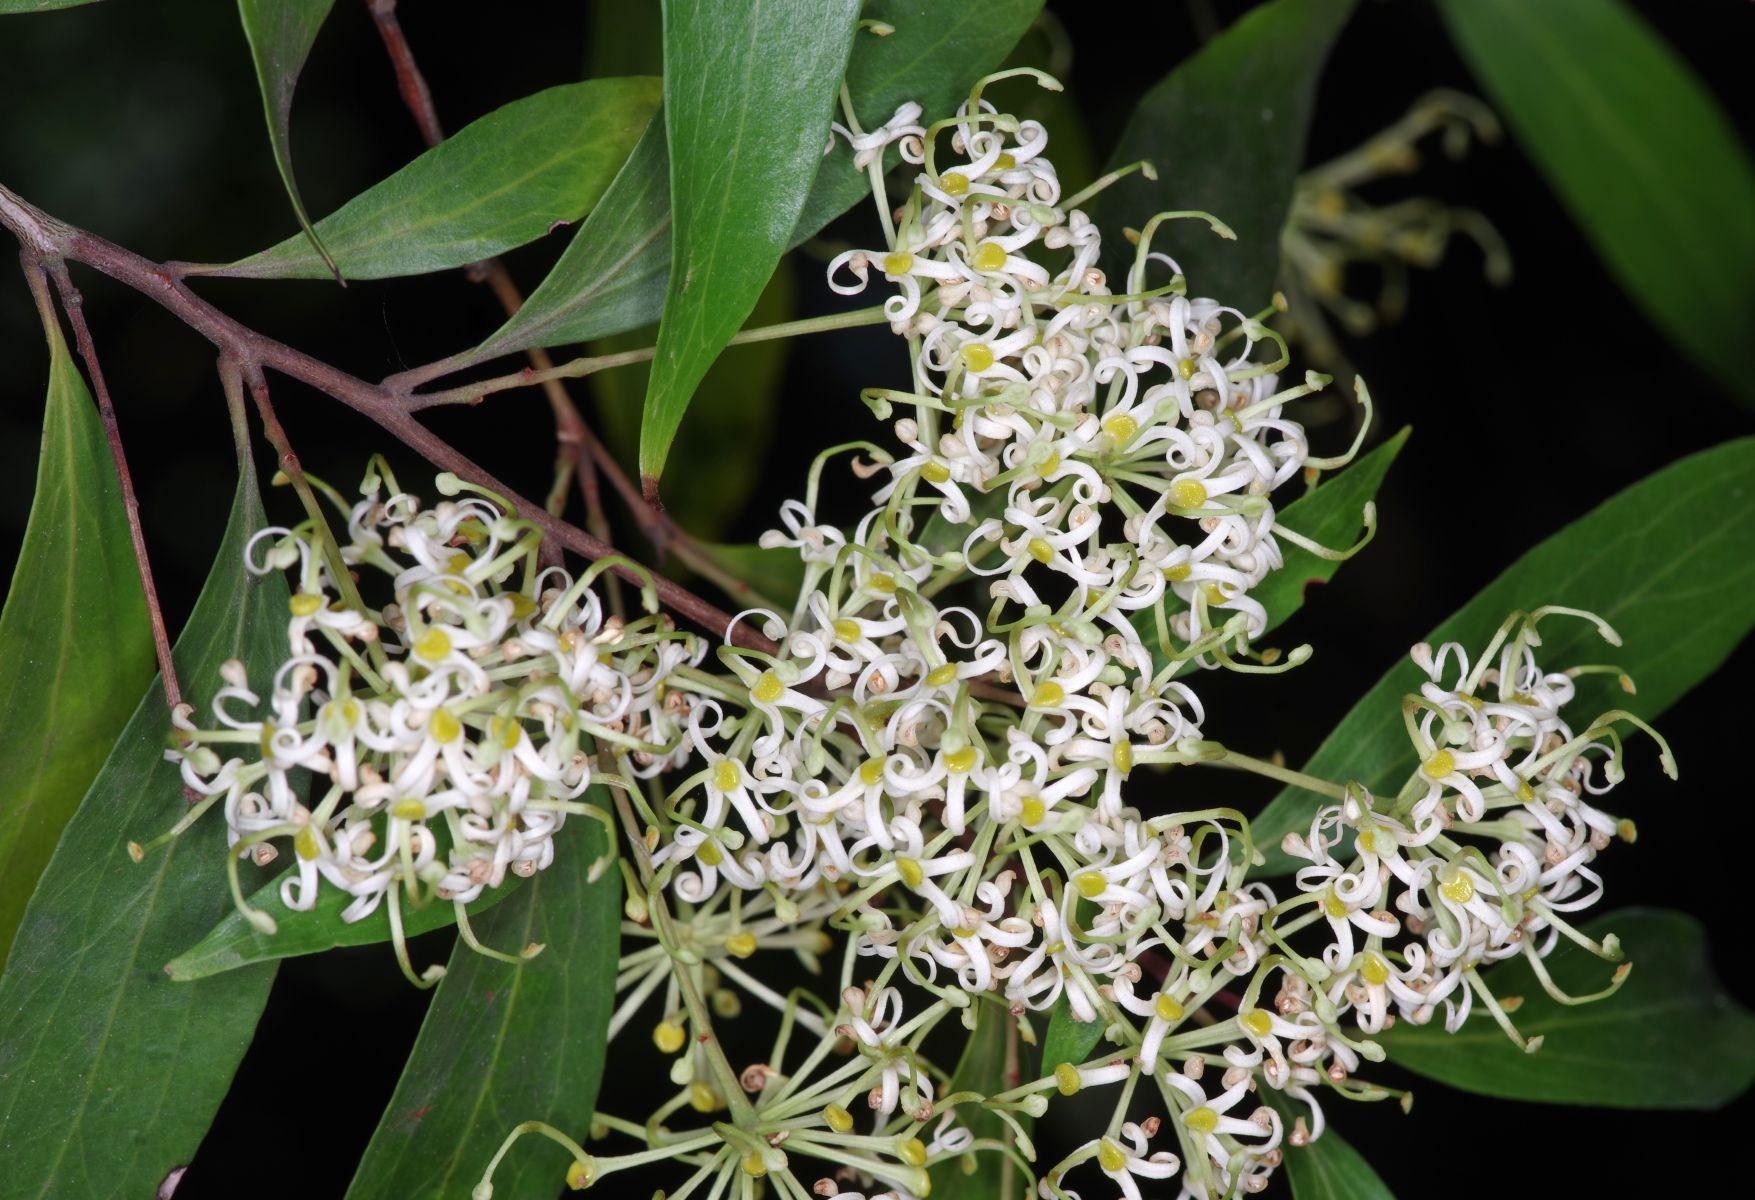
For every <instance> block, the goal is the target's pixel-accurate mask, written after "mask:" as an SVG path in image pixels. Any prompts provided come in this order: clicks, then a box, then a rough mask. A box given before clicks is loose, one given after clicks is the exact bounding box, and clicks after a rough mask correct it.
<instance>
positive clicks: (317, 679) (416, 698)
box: [167, 464, 703, 982]
mask: <svg viewBox="0 0 1755 1200" xmlns="http://www.w3.org/2000/svg"><path fill="white" fill-rule="evenodd" d="M439 489H440V491H441V492H443V493H445V494H446V495H447V496H449V497H453V498H447V499H442V500H441V501H440V502H439V503H438V504H437V505H435V506H434V507H432V508H423V507H422V506H421V504H420V501H419V500H418V499H417V498H416V497H415V496H413V495H411V494H409V493H407V492H404V491H402V490H401V489H399V488H398V487H397V486H396V483H395V479H394V477H393V476H392V475H391V474H390V472H389V470H388V468H387V467H385V466H383V465H382V464H374V466H373V468H372V470H371V471H370V472H369V473H368V475H367V477H366V481H365V484H364V486H363V487H362V489H361V491H362V497H361V498H360V499H359V500H358V501H357V502H355V503H353V504H351V505H348V504H345V503H343V502H341V499H340V497H338V496H336V497H333V498H334V499H335V500H336V501H337V506H338V508H340V509H341V511H342V513H343V515H344V516H345V518H346V528H347V535H348V536H347V540H346V541H345V542H343V543H339V544H337V543H335V542H333V541H329V538H328V532H327V529H326V528H323V529H321V530H319V529H318V528H317V520H318V518H313V519H312V521H311V522H308V523H307V525H305V526H302V527H301V528H300V530H297V531H295V530H292V529H285V528H268V529H264V530H262V531H261V532H259V533H258V534H256V535H255V537H253V538H252V539H251V541H250V543H249V547H248V549H247V550H246V555H245V557H246V565H247V566H248V568H249V569H250V570H251V571H252V572H254V573H256V574H266V573H268V572H271V571H282V570H284V571H288V572H290V574H291V575H292V577H293V579H294V580H295V586H296V590H295V591H294V592H293V594H292V596H291V598H290V600H289V602H288V609H289V612H288V617H287V626H286V638H287V657H286V659H285V661H284V662H283V663H282V665H281V666H280V668H279V669H278V670H277V671H276V672H275V675H274V678H273V680H272V681H271V682H270V684H269V686H268V690H267V694H266V696H265V697H264V696H262V695H259V694H258V693H257V692H256V691H254V690H252V687H251V682H250V680H249V679H248V678H247V677H246V674H245V670H244V667H243V664H242V663H240V662H237V661H233V662H230V663H227V664H226V666H225V667H224V668H223V671H222V674H223V675H224V677H225V686H224V687H222V688H220V689H219V690H218V692H217V693H216V694H215V696H214V700H213V706H212V714H213V721H214V725H213V727H212V728H211V729H200V728H197V727H196V725H195V724H194V723H193V721H192V719H191V717H192V714H191V712H190V711H189V710H188V708H187V706H185V707H184V709H183V710H181V711H179V712H178V713H177V714H175V716H174V724H175V736H174V745H173V748H172V749H171V750H170V751H169V752H168V753H167V757H169V758H171V759H172V760H173V761H176V762H178V763H179V764H180V766H181V769H182V776H183V781H184V783H185V784H186V785H187V786H188V787H189V788H191V789H192V790H193V791H194V792H195V793H197V794H199V795H200V796H203V797H205V798H206V799H205V800H204V801H203V802H202V803H201V804H200V805H198V806H197V807H196V808H195V809H194V810H192V812H191V814H190V816H189V818H188V819H187V820H186V821H185V822H184V823H183V824H184V825H187V824H188V823H189V822H190V821H193V820H194V819H196V818H197V817H199V815H200V814H201V812H202V811H203V810H205V808H207V807H208V806H210V805H212V804H214V803H216V802H218V803H220V804H221V805H222V806H223V809H224V813H225V819H226V824H227V827H228V830H229V837H230V843H231V845H232V847H233V848H234V854H233V855H232V856H231V858H230V860H229V861H230V863H231V867H232V876H231V877H232V883H233V888H234V892H237V889H238V873H237V864H238V858H239V856H241V855H248V856H249V857H251V858H252V859H253V860H254V861H255V862H256V863H258V864H259V865H265V864H267V863H269V862H271V861H273V860H274V859H275V858H276V856H277V855H278V853H279V851H278V849H277V847H276V845H275V843H276V842H277V841H282V840H284V841H287V842H290V843H291V848H292V862H293V866H294V869H293V870H292V871H290V872H288V873H287V874H286V876H285V877H284V878H283V879H282V880H281V882H280V884H279V886H278V894H279V898H280V902H281V904H282V905H284V907H285V908H286V909H289V910H291V911H294V912H299V911H306V910H309V909H311V908H312V907H313V906H314V905H315V904H316V902H317V898H318V890H319V886H320V883H321V882H326V883H328V884H330V885H332V886H333V887H336V888H339V889H341V890H342V891H344V892H346V893H348V894H349V895H351V896H352V897H353V899H352V901H351V902H350V903H349V904H348V905H347V907H346V908H345V909H344V910H343V912H342V914H341V915H342V919H343V920H346V921H350V922H351V921H357V920H360V919H362V918H364V917H366V916H367V915H369V914H371V913H373V912H374V911H376V910H377V909H378V907H379V906H380V905H382V904H384V903H385V901H386V899H388V904H389V912H390V923H391V927H392V929H393V930H395V931H396V941H397V945H398V951H399V954H401V955H402V956H403V961H404V964H405V966H406V962H407V960H406V952H405V951H404V950H403V949H402V945H401V943H402V938H401V933H400V931H401V920H402V918H401V910H402V906H403V905H404V904H405V903H411V904H414V905H424V904H426V903H428V902H430V901H432V900H448V901H451V902H453V903H454V904H455V905H456V907H457V913H458V916H459V919H460V921H461V922H462V924H463V926H464V928H465V930H467V916H466V915H465V912H464V905H466V904H468V903H469V902H470V901H473V900H475V899H476V898H477V897H479V896H480V895H481V894H482V892H483V891H484V890H487V889H491V888H498V887H500V886H501V885H502V884H504V883H505V882H506V878H507V876H508V874H512V875H520V876H529V875H533V874H535V873H536V872H537V871H540V870H542V869H543V868H545V867H547V866H549V864H550V863H551V862H552V860H553V858H554V853H555V847H554V836H555V833H556V831H557V830H558V829H559V828H560V826H561V824H562V823H563V822H564V821H565V820H566V818H567V816H568V815H570V814H571V815H578V814H584V815H588V816H592V817H595V818H597V819H600V820H604V821H606V822H607V821H608V815H607V814H606V813H604V812H603V811H602V810H601V809H600V808H598V807H596V806H594V805H592V804H589V803H587V802H585V801H584V800H583V799H582V797H583V796H584V794H585V792H586V789H587V788H588V787H589V786H590V785H591V782H592V776H593V772H592V762H593V753H594V750H593V747H594V746H595V747H604V746H623V747H629V748H633V749H638V750H645V749H657V748H658V747H659V746H661V745H667V744H669V743H671V742H674V741H675V740H676V738H675V736H674V733H673V731H674V730H676V729H678V728H679V727H680V724H681V723H682V722H685V721H686V720H687V719H688V716H689V707H690V696H689V694H688V693H687V692H684V691H671V690H667V688H666V683H667V681H668V680H669V679H670V678H671V676H672V675H673V673H674V672H675V671H677V670H678V669H686V668H687V667H689V666H692V665H694V664H696V663H698V662H699V660H700V658H701V656H702V653H703V647H702V645H701V643H700V642H699V640H698V639H694V638H689V637H684V636H682V635H678V634H676V633H675V632H674V630H673V628H672V624H671V622H670V620H669V619H668V618H666V617H660V616H646V617H643V618H641V619H639V620H636V621H631V622H629V621H624V620H623V619H622V618H620V617H618V616H613V615H609V614H606V613H605V611H604V609H603V606H602V603H601V601H600V600H599V598H598V597H597V595H596V593H594V592H593V591H592V590H591V588H590V586H589V585H590V583H591V580H592V577H593V576H594V575H595V574H596V573H597V570H598V568H594V569H593V570H592V571H588V572H587V573H586V574H585V575H583V576H581V577H580V578H579V579H577V580H575V579H573V578H572V577H570V576H569V575H567V574H566V573H565V572H564V571H562V570H560V569H559V568H556V567H547V568H545V567H543V566H542V565H541V563H540V562H539V560H538V547H539V544H540V541H541V533H540V530H539V529H538V528H537V527H536V526H535V525H533V524H531V523H530V522H528V521H524V520H521V519H519V518H517V517H515V516H512V515H511V514H510V512H509V509H508V506H507V505H506V504H505V503H504V502H503V501H500V500H499V499H498V498H497V497H494V496H491V495H489V494H486V493H481V492H478V491H476V490H475V489H471V488H470V487H469V485H466V484H463V483H461V482H459V481H457V480H456V479H454V478H451V477H448V476H441V477H440V479H439ZM326 542H327V543H328V545H329V546H330V547H331V550H332V551H333V552H334V557H333V558H332V557H331V556H330V555H329V554H326V553H325V552H324V550H323V549H321V548H320V547H322V546H324V544H325V543H326ZM368 573H370V574H375V575H377V576H380V577H381V578H382V581H383V584H384V589H385V591H386V597H385V599H384V602H383V603H382V605H381V607H376V608H374V607H370V606H368V605H367V603H366V601H365V599H364V598H363V596H362V594H361V592H360V590H359V584H358V583H357V582H356V579H355V577H356V576H361V575H365V574H368ZM305 776H308V777H309V779H310V780H313V781H314V786H311V787H310V788H309V793H310V795H311V797H313V798H314V800H315V803H314V804H312V805H310V806H307V805H306V803H305V802H304V801H303V800H302V799H301V795H302V794H304V793H305V792H306V790H307V784H306V780H305V778H304V777H305ZM236 899H237V902H238V905H239V907H240V909H241V910H242V911H243V912H244V914H245V915H246V916H247V917H248V918H249V919H250V920H251V921H252V923H253V924H255V925H256V926H257V927H258V928H259V929H261V930H263V931H264V932H269V933H272V932H273V931H274V928H275V921H274V919H273V917H271V916H270V915H269V914H268V913H266V912H264V911H262V910H261V909H258V908H255V907H252V906H251V905H250V904H249V902H248V901H247V900H246V899H245V898H244V896H243V895H242V894H241V893H237V895H236ZM527 952H528V951H527ZM441 972H442V968H432V969H429V971H428V972H427V973H426V975H425V981H427V982H430V981H431V980H433V979H435V978H437V976H438V974H439V973H441Z"/></svg>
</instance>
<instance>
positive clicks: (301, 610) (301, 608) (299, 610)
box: [286, 592, 323, 617]
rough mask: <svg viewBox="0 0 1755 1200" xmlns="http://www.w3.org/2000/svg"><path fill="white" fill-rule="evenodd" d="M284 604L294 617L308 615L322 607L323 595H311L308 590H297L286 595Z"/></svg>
mask: <svg viewBox="0 0 1755 1200" xmlns="http://www.w3.org/2000/svg"><path fill="white" fill-rule="evenodd" d="M286 606H287V608H289V609H290V610H292V615H293V616H295V617H308V616H310V615H312V614H313V613H315V612H316V611H317V610H318V609H320V608H322V607H323V597H321V596H313V595H311V593H309V592H299V593H298V594H297V595H294V596H289V597H287V601H286Z"/></svg>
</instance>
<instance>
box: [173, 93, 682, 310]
mask: <svg viewBox="0 0 1755 1200" xmlns="http://www.w3.org/2000/svg"><path fill="white" fill-rule="evenodd" d="M658 101H659V83H658V80H656V79H653V78H649V77H645V76H634V77H631V78H625V79H594V80H589V81H587V82H585V83H571V84H567V85H565V86H562V87H554V88H549V89H548V90H547V91H542V92H537V93H536V94H535V95H533V96H526V97H524V98H523V99H521V100H514V101H513V102H512V103H510V104H508V105H506V106H505V107H504V108H500V109H497V110H495V111H494V112H491V113H489V114H488V115H487V116H485V117H482V118H481V119H480V120H478V121H475V122H472V123H471V124H469V125H467V126H465V127H464V128H463V129H461V130H459V131H458V132H457V133H455V134H453V135H452V136H450V137H448V138H446V139H445V140H444V141H443V142H441V143H439V144H438V145H437V146H434V147H433V148H432V149H431V150H428V151H427V152H426V153H424V154H422V155H421V156H420V157H419V158H417V159H415V160H414V161H413V162H411V163H409V164H408V165H407V166H406V167H403V168H402V169H401V170H400V171H397V172H396V173H395V174H394V175H392V176H390V177H389V178H388V179H386V180H384V181H383V182H382V183H379V184H377V185H376V186H374V187H371V188H368V189H367V190H366V191H364V192H362V193H360V194H359V195H358V196H355V197H354V198H353V199H352V200H349V201H348V202H347V203H346V204H344V205H342V206H341V208H340V209H338V210H337V211H336V212H334V213H332V214H331V215H329V216H327V217H325V218H323V219H322V220H321V221H319V222H317V235H318V236H319V237H320V238H322V239H323V245H324V246H326V247H327V248H328V250H329V255H330V257H331V258H333V259H334V261H335V265H336V266H337V267H339V268H340V270H341V273H342V275H343V276H345V277H346V278H348V279H381V278H384V277H386V276H391V275H420V274H425V273H427V272H429V271H443V270H447V269H449V268H451V267H460V266H464V265H466V264H468V263H472V262H479V261H481V260H482V259H484V258H491V257H493V256H494V255H496V254H499V253H500V252H501V251H504V250H509V249H511V248H512V247H514V246H522V245H523V244H524V243H526V242H531V241H535V240H536V239H537V238H539V237H541V236H542V235H543V234H545V233H547V232H549V230H551V229H553V228H554V227H555V226H556V225H562V224H570V223H571V222H574V221H577V220H578V219H579V218H580V217H582V216H584V215H585V214H586V213H587V212H589V211H590V210H591V208H592V206H593V205H595V204H596V203H597V201H598V198H599V197H601V196H602V195H603V192H604V189H605V188H607V187H608V186H609V184H610V181H611V180H612V179H614V178H615V175H616V172H617V171H618V170H620V168H621V165H622V163H623V161H624V160H626V158H627V157H628V152H629V151H630V150H631V149H633V146H634V143H635V142H636V141H637V140H638V139H639V137H640V133H641V131H642V130H644V129H645V128H646V123H647V122H648V121H649V120H650V119H651V117H652V114H653V113H654V112H655V111H657V108H658ZM205 273H206V274H213V275H234V276H242V277H245V278H251V279H322V278H326V277H327V276H328V275H329V268H328V267H327V266H326V265H325V264H324V261H323V259H321V258H320V257H318V255H317V254H316V253H315V251H314V250H313V249H312V247H311V243H310V242H309V241H308V240H307V239H306V238H304V237H301V236H294V237H291V238H288V239H287V240H286V241H284V242H282V243H280V244H279V245H278V246H274V247H272V248H271V249H268V250H264V251H262V252H261V253H260V254H255V255H251V256H250V257H249V258H246V259H243V260H242V261H240V262H236V263H233V264H232V265H231V266H229V267H216V268H212V269H209V270H207V271H206V272H205Z"/></svg>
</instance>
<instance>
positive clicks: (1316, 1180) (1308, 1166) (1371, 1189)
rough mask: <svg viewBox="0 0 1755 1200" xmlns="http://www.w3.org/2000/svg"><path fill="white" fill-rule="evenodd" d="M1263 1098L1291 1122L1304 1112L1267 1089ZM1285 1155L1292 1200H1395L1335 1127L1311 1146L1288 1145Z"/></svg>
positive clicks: (1331, 1106) (1335, 1105)
mask: <svg viewBox="0 0 1755 1200" xmlns="http://www.w3.org/2000/svg"><path fill="white" fill-rule="evenodd" d="M1262 1098H1263V1099H1264V1100H1266V1101H1267V1102H1268V1103H1269V1104H1270V1105H1272V1106H1273V1107H1274V1109H1275V1110H1276V1111H1278V1112H1279V1114H1280V1117H1281V1119H1282V1120H1285V1121H1287V1122H1288V1123H1289V1122H1291V1121H1293V1120H1295V1119H1296V1118H1297V1116H1298V1114H1299V1113H1301V1112H1302V1111H1303V1107H1302V1106H1301V1105H1297V1104H1294V1103H1292V1102H1291V1101H1289V1100H1287V1099H1286V1098H1285V1097H1284V1096H1282V1095H1281V1094H1280V1093H1278V1092H1275V1091H1273V1090H1272V1089H1267V1088H1264V1089H1263V1090H1262ZM1320 1098H1321V1094H1320V1093H1319V1099H1320ZM1337 1107H1340V1105H1338V1104H1333V1103H1331V1104H1330V1105H1329V1112H1330V1114H1332V1113H1333V1112H1334V1110H1335V1108H1337ZM1285 1152H1286V1165H1285V1172H1286V1178H1287V1180H1288V1181H1289V1182H1290V1183H1291V1187H1292V1200H1395V1196H1394V1195H1393V1194H1392V1193H1391V1192H1390V1190H1389V1187H1388V1185H1387V1184H1385V1183H1384V1182H1383V1180H1381V1179H1379V1178H1378V1177H1377V1172H1376V1171H1373V1170H1372V1169H1371V1164H1370V1163H1368V1162H1366V1161H1365V1160H1364V1159H1363V1158H1361V1157H1359V1152H1358V1151H1357V1150H1355V1149H1353V1147H1352V1146H1350V1145H1348V1144H1347V1143H1346V1142H1345V1141H1343V1140H1342V1139H1341V1135H1340V1134H1339V1133H1337V1132H1336V1131H1335V1127H1334V1126H1333V1125H1332V1124H1331V1125H1329V1126H1328V1127H1327V1128H1326V1129H1324V1130H1323V1133H1322V1136H1321V1137H1319V1138H1317V1139H1316V1140H1315V1141H1313V1142H1311V1143H1310V1144H1309V1145H1307V1146H1291V1145H1288V1146H1287V1147H1286V1151H1285Z"/></svg>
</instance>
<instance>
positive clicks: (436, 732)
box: [427, 708, 463, 746]
mask: <svg viewBox="0 0 1755 1200" xmlns="http://www.w3.org/2000/svg"><path fill="white" fill-rule="evenodd" d="M427 732H428V733H430V734H432V735H433V740H434V741H435V742H437V743H439V745H441V746H448V745H450V744H451V743H452V742H454V741H456V740H457V739H458V738H460V737H462V736H463V722H461V721H459V720H458V719H457V718H456V717H454V716H452V715H451V710H450V709H448V708H436V709H434V710H433V716H432V720H430V721H428V722H427Z"/></svg>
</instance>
